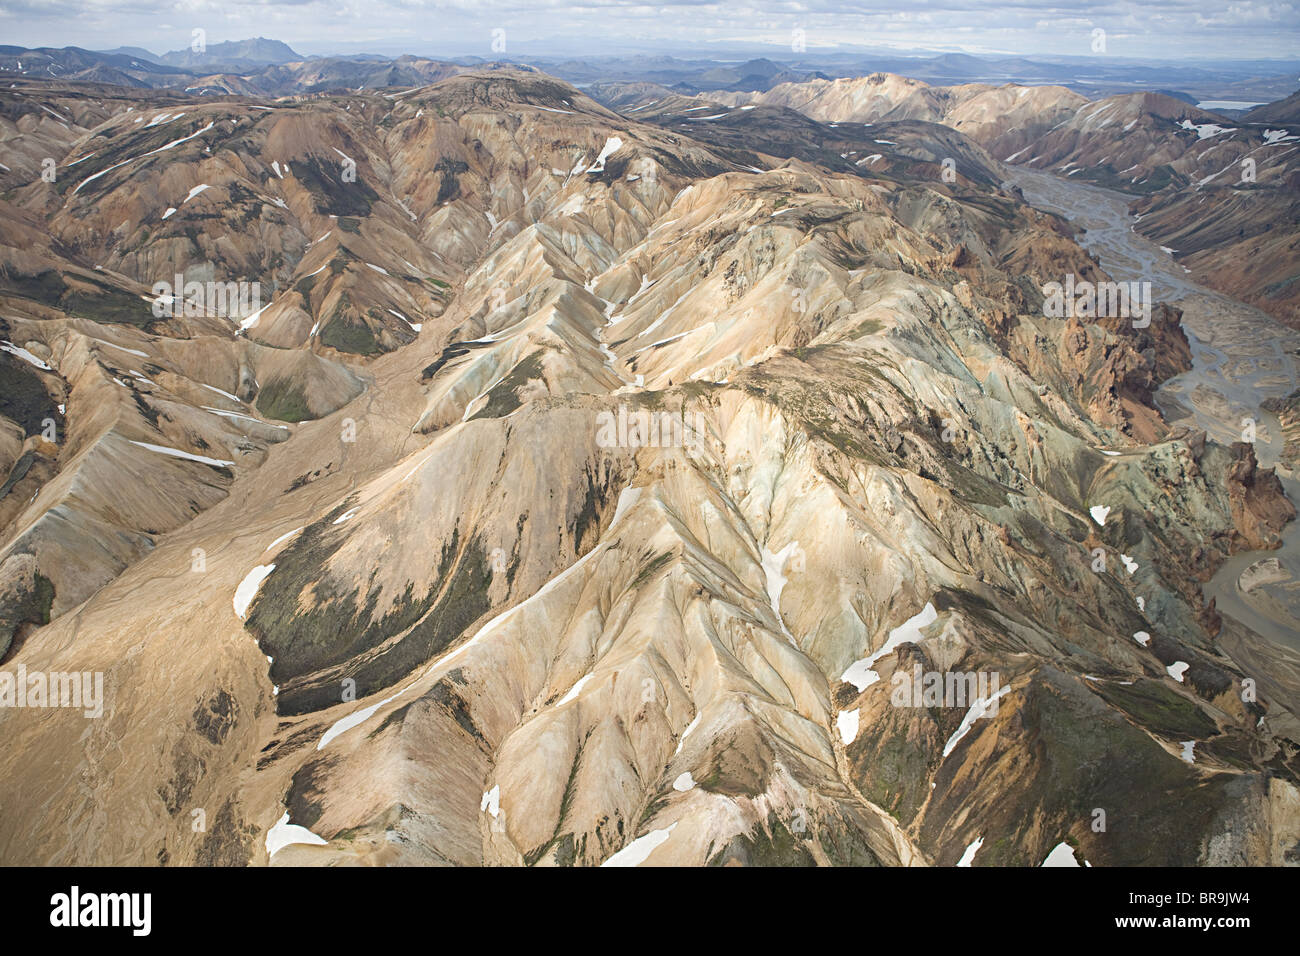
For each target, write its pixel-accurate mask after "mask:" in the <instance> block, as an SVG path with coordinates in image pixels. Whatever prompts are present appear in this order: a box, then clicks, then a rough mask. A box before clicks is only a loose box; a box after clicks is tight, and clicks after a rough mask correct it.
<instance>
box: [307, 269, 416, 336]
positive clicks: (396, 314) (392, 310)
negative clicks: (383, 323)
mask: <svg viewBox="0 0 1300 956" xmlns="http://www.w3.org/2000/svg"><path fill="white" fill-rule="evenodd" d="M321 268H322V269H323V268H325V267H324V266H321ZM388 311H389V312H391V313H393V315H395V316H397V317H398V318H399V319H401V320H402V321H403V322H405V323H406V324H407V325H409V326H410V327H411V331H412V332H418V331H420V329H421V328H423V327H424V323H423V322H412V321H411V320H410V319H408V318H407V317H406V316H404V315H402V313H400V312H398V311H397V310H396V309H389V310H388ZM313 331H315V330H314V329H313Z"/></svg>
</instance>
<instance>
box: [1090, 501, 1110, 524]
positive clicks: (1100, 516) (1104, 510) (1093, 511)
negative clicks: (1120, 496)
mask: <svg viewBox="0 0 1300 956" xmlns="http://www.w3.org/2000/svg"><path fill="white" fill-rule="evenodd" d="M1088 514H1090V515H1092V520H1093V521H1095V522H1097V524H1099V525H1101V526H1102V527H1105V525H1106V516H1107V515H1108V514H1110V509H1109V508H1108V507H1106V506H1105V505H1093V506H1092V507H1091V508H1089V509H1088Z"/></svg>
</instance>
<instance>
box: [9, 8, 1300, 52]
mask: <svg viewBox="0 0 1300 956" xmlns="http://www.w3.org/2000/svg"><path fill="white" fill-rule="evenodd" d="M187 6H188V9H187V10H186V11H184V14H185V19H182V18H181V17H180V16H178V15H177V14H178V12H179V11H178V10H177V9H176V6H175V5H173V4H169V3H162V2H156V0H130V2H128V3H127V4H125V5H122V4H114V3H112V2H111V0H94V2H91V3H88V4H85V3H75V2H70V0H19V2H18V3H15V4H11V5H9V6H7V7H4V8H0V24H3V27H4V29H3V32H4V34H5V36H6V38H7V43H8V44H9V45H14V46H22V47H26V48H41V47H45V48H62V47H68V46H75V47H80V48H83V49H87V50H92V51H97V52H100V51H108V50H113V49H116V48H118V47H137V48H139V49H142V50H146V51H148V52H150V53H151V54H153V55H155V56H161V55H164V54H166V53H169V52H176V51H184V50H187V49H189V48H190V44H191V38H192V36H193V31H195V30H203V31H204V33H205V36H206V42H207V44H208V45H214V44H218V43H223V42H241V41H244V40H248V39H253V38H258V37H261V38H266V39H274V40H278V41H280V42H282V43H284V44H286V45H287V46H289V47H290V48H292V49H293V50H294V51H295V52H296V53H298V54H300V55H302V56H304V57H320V56H358V55H365V54H373V55H376V56H389V57H391V56H397V55H404V54H405V55H412V56H424V57H429V58H432V59H450V58H455V57H464V56H483V57H485V58H492V59H512V58H516V57H521V56H522V57H543V58H550V57H563V58H575V59H595V58H598V57H604V56H629V55H651V56H677V57H683V58H689V57H696V58H713V59H716V58H718V57H719V56H726V55H729V54H730V55H736V54H739V55H742V56H744V55H747V54H751V53H752V54H755V55H757V56H767V57H769V58H772V59H780V58H781V57H782V55H783V54H784V56H785V57H786V58H789V57H791V56H797V57H801V58H804V59H814V58H817V57H820V56H894V57H917V58H925V57H933V56H942V55H945V54H953V53H958V54H966V55H969V56H975V57H979V58H995V59H996V58H1008V57H1024V58H1043V57H1070V58H1082V59H1096V60H1099V61H1102V60H1112V61H1124V62H1132V61H1143V62H1148V63H1151V62H1162V63H1179V64H1191V63H1196V62H1204V61H1211V62H1217V63H1223V62H1243V61H1260V60H1278V61H1281V62H1286V61H1290V60H1295V59H1297V57H1300V44H1298V43H1297V39H1298V38H1300V5H1294V4H1290V3H1283V4H1272V3H1258V2H1253V0H1247V2H1242V3H1233V4H1230V5H1228V6H1227V7H1218V6H1216V5H1212V4H1204V3H1194V2H1189V0H1161V2H1157V3H1152V4H1144V5H1142V7H1141V8H1138V7H1136V6H1135V5H1133V4H1129V3H1123V2H1120V3H1106V2H1103V3H1091V4H1086V5H1084V6H1081V7H1073V6H1067V5H1056V4H1047V5H1042V4H1026V3H990V2H986V0H942V2H939V3H923V4H921V5H919V7H917V8H916V9H912V10H909V11H906V12H903V11H897V10H892V9H890V8H889V5H887V4H882V3H879V2H877V0H858V2H852V3H848V4H842V5H840V6H839V7H838V8H837V9H834V10H829V9H823V8H820V7H821V5H819V4H818V3H816V2H815V0H814V2H810V3H797V4H796V3H786V2H779V0H751V2H750V3H748V4H746V5H745V6H743V7H739V8H730V9H729V8H727V7H725V6H724V5H722V4H717V3H700V2H694V0H679V2H670V3H665V4H658V5H650V4H644V3H639V2H634V0H583V2H580V3H579V4H577V5H568V4H565V5H561V4H558V3H551V2H543V3H536V2H531V3H529V2H524V3H521V2H516V0H510V2H495V0H489V2H486V3H470V2H465V0H428V2H426V0H380V2H377V3H367V4H362V3H361V2H360V0H306V2H293V3H283V4H263V3H259V2H255V0H231V2H224V0H217V2H211V0H192V2H191V3H189V4H188V5H187ZM794 8H801V9H794ZM422 15H426V16H428V17H429V18H431V20H432V21H433V22H436V23H437V27H438V35H437V36H436V37H435V36H433V35H431V32H430V31H428V30H425V29H424V28H423V26H422V24H421V23H420V22H419V21H420V20H421V19H422ZM412 21H416V22H415V24H414V25H411V24H412ZM800 31H801V32H800ZM683 35H688V36H690V39H689V40H687V41H685V42H683V40H682V39H681V38H682V36H683ZM593 51H598V52H595V53H593Z"/></svg>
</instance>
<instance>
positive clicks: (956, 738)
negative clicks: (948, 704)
mask: <svg viewBox="0 0 1300 956" xmlns="http://www.w3.org/2000/svg"><path fill="white" fill-rule="evenodd" d="M1010 692H1011V685H1010V684H1008V685H1006V686H1005V687H999V688H998V689H997V690H996V691H994V692H993V693H992V694H989V696H988V697H980V698H978V699H977V700H976V701H975V703H973V704H971V705H970V710H968V711H966V716H965V717H963V718H962V719H961V726H960V727H958V728H957V730H956V732H954V733H953V735H952V736H951V737H949V738H948V742H947V743H946V744H944V745H943V755H944V756H945V757H946V756H948V754H950V753H952V751H953V748H954V747H956V746H957V744H958V743H959V742H960V741H961V739H962V738H963V737H965V736H966V735H967V734H968V733H970V729H971V728H972V727H974V726H975V721H977V720H979V719H980V718H981V717H983V716H984V713H985V711H986V710H988V709H989V707H990V706H991V705H992V704H994V703H995V702H996V701H997V700H998V698H999V697H1005V696H1006V695H1007V694H1009V693H1010Z"/></svg>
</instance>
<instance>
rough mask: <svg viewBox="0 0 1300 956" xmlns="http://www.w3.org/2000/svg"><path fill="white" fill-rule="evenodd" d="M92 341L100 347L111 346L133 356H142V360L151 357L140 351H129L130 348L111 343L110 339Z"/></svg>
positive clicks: (94, 339)
mask: <svg viewBox="0 0 1300 956" xmlns="http://www.w3.org/2000/svg"><path fill="white" fill-rule="evenodd" d="M90 341H92V342H98V343H99V344H100V345H111V346H112V347H113V348H115V349H118V350H119V351H122V352H130V353H131V354H132V355H138V356H140V358H148V357H149V355H148V353H147V352H141V351H140V350H139V349H129V348H127V347H126V346H125V345H118V344H117V343H116V342H110V341H108V339H96V338H91V340H90Z"/></svg>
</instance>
